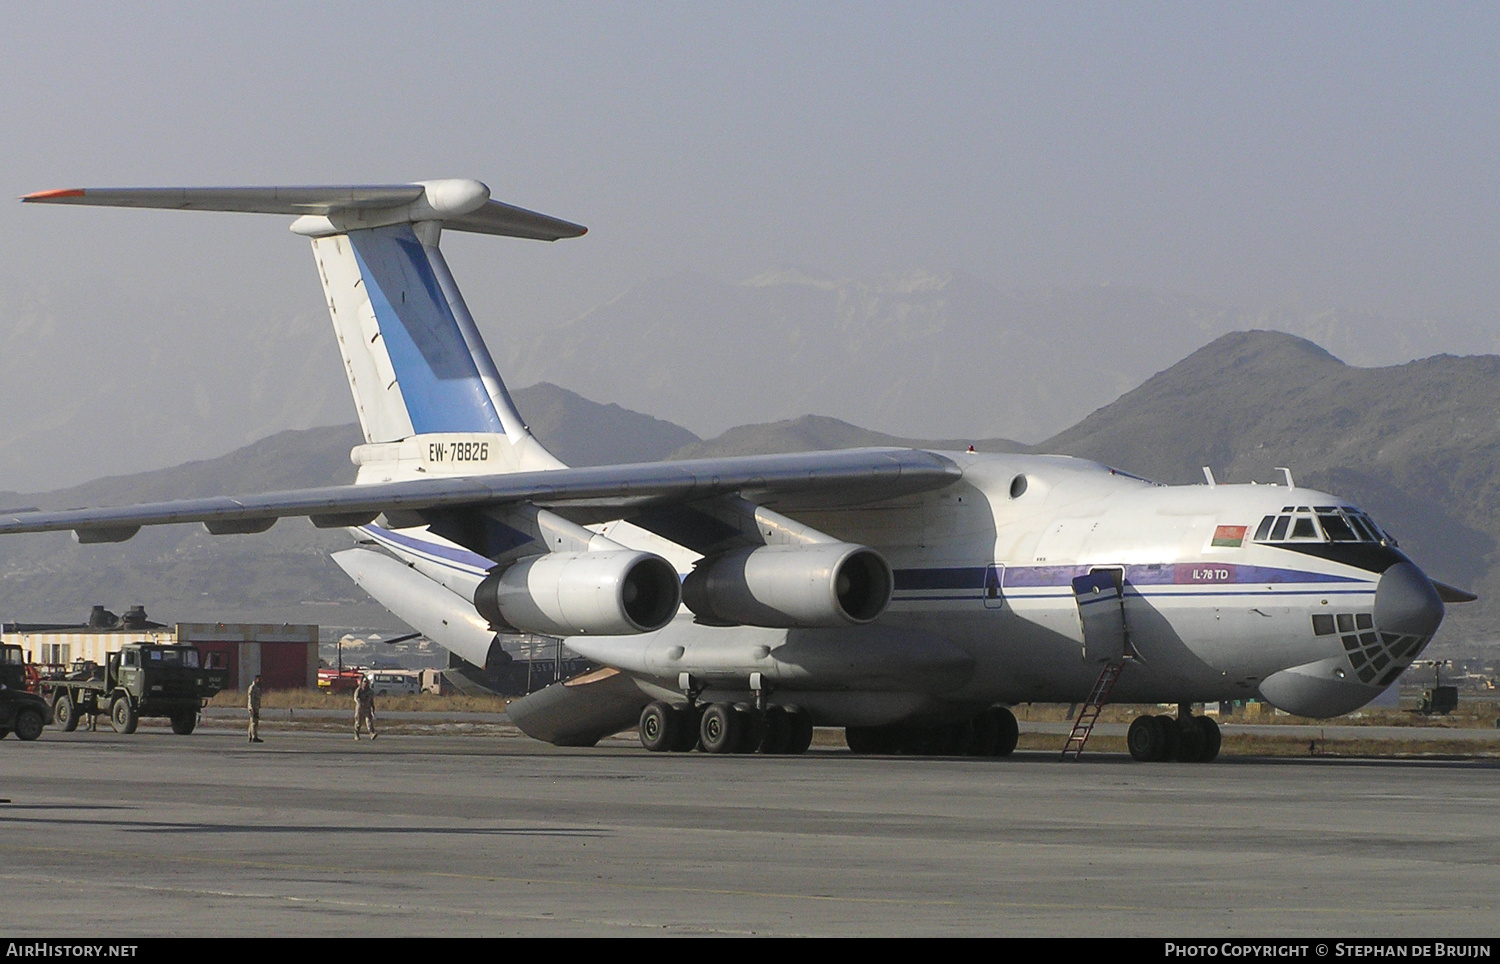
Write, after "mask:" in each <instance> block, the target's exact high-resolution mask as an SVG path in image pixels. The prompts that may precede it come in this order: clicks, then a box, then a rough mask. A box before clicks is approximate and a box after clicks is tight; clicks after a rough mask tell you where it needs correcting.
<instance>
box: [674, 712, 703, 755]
mask: <svg viewBox="0 0 1500 964" xmlns="http://www.w3.org/2000/svg"><path fill="white" fill-rule="evenodd" d="M672 715H673V716H675V717H677V738H676V739H675V740H673V741H672V747H671V749H672V752H673V753H688V752H690V751H692V750H693V749H694V748H695V747H697V746H698V724H699V723H700V722H702V717H703V713H702V711H700V710H699V709H698V708H697V707H695V706H674V707H673V708H672Z"/></svg>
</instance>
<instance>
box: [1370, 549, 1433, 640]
mask: <svg viewBox="0 0 1500 964" xmlns="http://www.w3.org/2000/svg"><path fill="white" fill-rule="evenodd" d="M1442 621H1443V601H1442V600H1441V599H1439V598H1438V593H1437V590H1436V589H1434V588H1433V585H1432V582H1431V581H1430V580H1429V579H1428V578H1427V576H1425V575H1424V574H1423V573H1422V570H1420V569H1418V568H1417V567H1416V566H1414V565H1412V564H1411V563H1409V562H1398V563H1396V564H1395V565H1394V566H1391V567H1390V568H1389V569H1387V570H1386V571H1385V573H1384V574H1383V575H1382V576H1381V577H1380V582H1379V583H1378V584H1377V585H1376V586H1375V627H1376V628H1377V629H1379V630H1380V631H1381V632H1382V633H1399V634H1401V635H1403V636H1431V635H1432V634H1433V633H1435V632H1437V628H1438V625H1439V624H1440V623H1441V622H1442Z"/></svg>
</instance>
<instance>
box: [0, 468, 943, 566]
mask: <svg viewBox="0 0 1500 964" xmlns="http://www.w3.org/2000/svg"><path fill="white" fill-rule="evenodd" d="M961 474H962V473H961V470H960V469H959V468H958V466H957V465H955V464H954V463H953V462H952V461H950V460H949V459H947V458H945V457H943V456H942V455H939V454H937V453H935V452H926V451H921V450H918V449H895V448H869V449H849V450H845V451H837V452H805V453H798V454H793V455H757V456H746V457H737V458H722V459H701V460H691V461H677V462H646V463H640V464H635V465H611V466H601V467H595V468H569V469H555V470H550V471H545V472H515V473H509V474H504V475H483V476H469V477H462V478H441V477H439V478H430V479H415V480H410V481H401V482H383V483H374V484H369V485H341V486H329V487H326V488H318V489H298V490H292V491H287V492H268V493H264V494H259V495H246V496H237V497H229V496H216V497H212V498H204V499H183V500H180V501H174V502H155V503H147V504H143V505H132V506H119V507H113V508H98V509H64V510H47V511H23V512H8V513H0V535H5V534H11V533H23V532H54V531H61V530H66V529H71V530H73V531H74V532H75V533H76V534H77V537H78V541H79V542H85V543H90V542H122V541H124V540H126V539H129V538H130V537H131V536H133V535H135V534H136V532H138V531H140V528H141V527H142V526H148V525H168V524H172V523H182V522H201V523H203V525H204V527H205V528H207V529H208V531H209V532H212V533H215V534H221V535H222V534H228V533H249V532H263V531H265V530H266V529H269V528H270V527H271V526H272V525H273V524H274V523H275V521H276V520H277V519H279V518H283V517H287V516H306V517H308V518H310V519H312V521H313V524H314V525H317V526H321V527H325V528H334V527H341V526H356V525H364V524H366V523H368V522H371V521H373V520H374V519H375V517H376V516H377V515H379V514H380V513H393V512H394V513H417V512H422V511H430V510H440V509H460V508H484V507H488V506H500V505H507V504H516V503H522V502H529V503H532V504H535V505H538V506H543V507H546V508H554V509H559V510H563V511H565V512H566V513H567V514H568V515H569V516H570V517H571V518H574V519H591V520H593V521H604V520H608V519H615V518H620V517H621V516H623V515H625V514H627V513H629V512H632V511H639V510H644V509H648V508H651V507H654V506H669V505H679V504H684V503H688V502H694V501H698V500H702V499H708V498H713V497H715V496H721V495H726V494H730V493H739V494H741V495H743V496H744V497H745V498H747V499H750V500H752V501H754V502H756V503H758V504H763V505H767V506H771V507H776V508H778V509H786V510H795V509H797V508H808V507H812V506H849V505H862V504H868V503H871V502H878V501H882V500H885V499H891V498H896V497H898V496H903V495H909V494H912V493H915V492H923V491H929V490H932V489H939V488H944V487H946V486H948V485H951V484H953V483H954V482H956V481H957V480H958V478H959V476H960V475H961Z"/></svg>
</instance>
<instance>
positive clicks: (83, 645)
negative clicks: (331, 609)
mask: <svg viewBox="0 0 1500 964" xmlns="http://www.w3.org/2000/svg"><path fill="white" fill-rule="evenodd" d="M0 638H3V640H4V642H5V643H7V644H13V645H17V646H20V647H21V649H22V651H23V652H25V654H26V659H27V661H28V662H31V663H42V664H51V665H68V664H70V663H74V662H77V661H79V660H85V661H91V662H95V663H103V662H104V661H105V660H106V659H108V658H109V654H110V653H117V652H119V651H120V647H122V646H124V645H126V644H127V643H155V644H158V645H162V646H173V645H182V646H196V647H197V648H198V649H199V651H200V652H202V653H203V654H204V661H205V663H206V664H207V665H219V666H223V667H224V668H225V669H227V670H228V671H229V680H228V688H229V689H244V688H245V687H246V686H249V685H250V681H251V680H252V679H254V678H255V677H256V675H257V674H259V675H260V678H261V685H262V686H264V687H266V688H267V689H278V690H281V689H312V688H314V687H316V686H317V684H318V627H317V626H315V625H311V624H299V623H176V624H173V625H171V626H168V625H166V624H164V623H156V622H152V621H151V620H149V619H147V618H146V610H145V607H143V606H132V607H130V609H129V610H128V611H127V612H126V613H125V615H124V616H116V615H115V614H114V613H111V612H109V611H108V610H106V609H105V608H104V607H103V606H95V607H94V609H93V612H91V613H90V614H89V619H88V622H86V623H84V624H82V625H72V624H66V623H4V624H3V625H0Z"/></svg>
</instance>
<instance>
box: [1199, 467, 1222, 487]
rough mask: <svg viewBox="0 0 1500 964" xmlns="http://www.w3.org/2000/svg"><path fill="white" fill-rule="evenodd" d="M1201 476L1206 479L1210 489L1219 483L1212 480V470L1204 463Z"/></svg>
mask: <svg viewBox="0 0 1500 964" xmlns="http://www.w3.org/2000/svg"><path fill="white" fill-rule="evenodd" d="M1203 477H1204V478H1205V479H1207V480H1208V487H1209V488H1210V489H1211V488H1213V487H1214V486H1216V485H1218V484H1219V483H1217V482H1215V481H1214V470H1213V469H1211V468H1209V467H1208V466H1206V465H1205V466H1204V467H1203Z"/></svg>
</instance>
